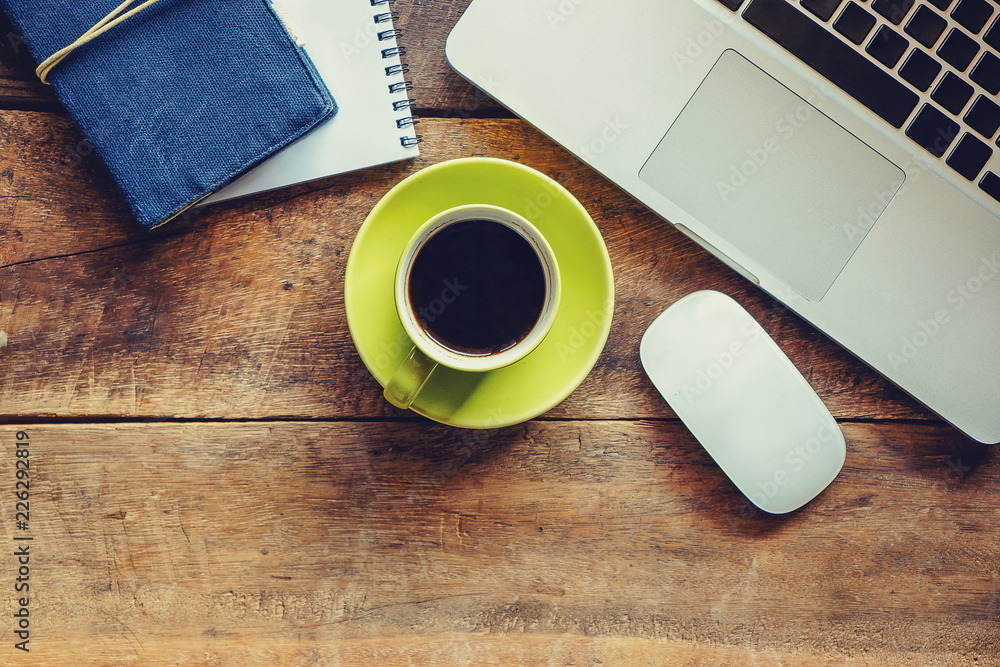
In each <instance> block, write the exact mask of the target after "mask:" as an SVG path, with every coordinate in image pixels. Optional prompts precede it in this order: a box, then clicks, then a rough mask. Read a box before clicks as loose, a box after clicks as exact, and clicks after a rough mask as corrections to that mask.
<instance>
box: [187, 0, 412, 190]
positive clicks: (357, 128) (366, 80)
mask: <svg viewBox="0 0 1000 667" xmlns="http://www.w3.org/2000/svg"><path fill="white" fill-rule="evenodd" d="M273 5H274V8H275V11H276V12H277V13H278V15H279V16H280V17H281V19H282V20H283V21H284V23H285V26H286V28H287V29H288V31H289V33H291V34H292V36H293V37H294V38H295V39H296V41H297V42H298V44H299V45H300V46H301V47H302V48H303V49H304V50H305V51H306V53H308V54H309V57H310V58H311V59H312V61H313V64H314V65H315V67H316V70H317V71H318V72H319V74H320V76H321V77H322V79H323V81H324V83H326V86H327V88H329V90H330V93H331V94H332V95H333V97H334V99H335V100H336V101H337V106H338V111H337V114H336V115H335V116H333V117H331V118H330V119H329V120H328V121H326V122H324V123H323V124H321V125H319V126H318V127H317V128H316V129H314V130H312V131H311V132H310V133H309V134H307V135H305V136H304V137H303V138H302V139H299V140H298V141H296V142H295V143H293V144H291V145H290V146H288V147H287V148H285V149H283V150H281V151H280V152H278V153H276V154H274V155H273V156H272V157H270V158H268V159H267V160H265V161H264V162H262V163H260V164H259V165H257V166H256V167H255V168H253V169H252V170H250V171H249V172H247V173H246V174H244V175H243V176H241V177H240V178H238V179H236V180H235V181H233V182H232V183H230V184H229V185H227V186H226V187H224V188H222V189H220V190H219V191H217V192H215V193H214V194H212V195H211V196H209V197H207V198H206V199H204V200H203V201H202V202H201V203H202V204H210V203H213V202H219V201H224V200H227V199H233V198H235V197H241V196H244V195H248V194H252V193H255V192H263V191H265V190H272V189H274V188H280V187H284V186H287V185H292V184H294V183H302V182H305V181H310V180H314V179H318V178H323V177H326V176H333V175H335V174H342V173H346V172H349V171H355V170H358V169H363V168H365V167H371V166H374V165H379V164H385V163H387V162H394V161H397V160H405V159H407V158H412V157H416V156H417V155H419V150H418V148H417V144H418V143H420V136H419V135H417V134H415V132H414V123H415V122H416V119H415V118H414V117H413V116H412V115H411V114H410V112H409V108H410V105H411V104H412V102H413V100H412V99H410V97H409V93H410V90H411V85H410V82H409V81H407V80H406V78H405V75H406V73H407V71H408V70H407V67H406V65H405V64H403V63H402V62H401V61H400V56H402V55H403V54H404V51H403V49H402V48H401V47H400V46H399V45H398V44H397V43H396V38H397V37H398V36H399V31H398V30H397V29H395V28H394V27H393V20H394V19H395V18H396V14H397V13H396V12H393V11H391V5H392V0H336V1H331V0H274V2H273Z"/></svg>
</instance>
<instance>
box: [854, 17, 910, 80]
mask: <svg viewBox="0 0 1000 667" xmlns="http://www.w3.org/2000/svg"><path fill="white" fill-rule="evenodd" d="M909 46H910V43H909V42H907V41H906V38H905V37H903V36H902V35H900V34H899V33H898V32H896V31H895V30H893V29H892V28H890V27H889V26H887V25H884V26H882V27H881V28H879V29H878V32H876V33H875V36H874V37H872V41H870V42H868V46H867V47H866V48H865V51H867V52H868V53H870V54H871V55H872V56H873V57H874V58H875V60H877V61H879V62H880V63H882V64H883V65H885V66H886V67H888V68H889V69H892V68H893V67H895V66H896V63H898V62H899V59H900V58H902V57H903V54H904V53H906V49H907V48H909Z"/></svg>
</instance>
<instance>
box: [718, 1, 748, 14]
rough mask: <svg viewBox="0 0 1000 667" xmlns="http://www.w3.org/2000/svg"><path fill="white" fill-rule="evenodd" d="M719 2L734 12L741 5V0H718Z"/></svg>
mask: <svg viewBox="0 0 1000 667" xmlns="http://www.w3.org/2000/svg"><path fill="white" fill-rule="evenodd" d="M719 2H721V3H722V5H723V6H724V7H727V8H729V9H730V10H732V11H734V12H735V11H736V10H737V9H739V8H740V7H741V6H742V5H743V0H719Z"/></svg>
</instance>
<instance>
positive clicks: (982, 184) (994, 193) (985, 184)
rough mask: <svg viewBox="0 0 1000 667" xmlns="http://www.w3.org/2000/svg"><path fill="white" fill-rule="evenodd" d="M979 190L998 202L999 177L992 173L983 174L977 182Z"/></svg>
mask: <svg viewBox="0 0 1000 667" xmlns="http://www.w3.org/2000/svg"><path fill="white" fill-rule="evenodd" d="M979 189H980V190H982V191H983V192H985V193H986V194H988V195H989V196H991V197H993V198H994V199H996V200H997V201H1000V176H997V175H996V174H994V173H993V172H992V171H988V172H986V173H985V174H983V178H982V180H980V181H979Z"/></svg>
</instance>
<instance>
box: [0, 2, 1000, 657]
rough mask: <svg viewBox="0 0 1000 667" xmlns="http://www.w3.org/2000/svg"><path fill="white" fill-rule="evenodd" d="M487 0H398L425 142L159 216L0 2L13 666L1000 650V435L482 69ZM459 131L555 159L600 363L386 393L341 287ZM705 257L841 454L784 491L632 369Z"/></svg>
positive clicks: (502, 151)
mask: <svg viewBox="0 0 1000 667" xmlns="http://www.w3.org/2000/svg"><path fill="white" fill-rule="evenodd" d="M469 1H470V0H455V1H454V2H440V1H435V2H430V1H428V0H398V2H396V3H395V5H394V9H396V10H398V11H399V12H400V19H399V21H398V27H400V28H402V29H403V37H402V39H401V42H402V43H403V45H405V46H406V47H407V50H408V54H407V58H406V60H407V61H408V62H409V63H410V67H411V73H412V78H413V79H414V83H415V88H414V97H415V98H416V99H417V103H416V104H417V107H416V109H417V114H418V115H420V116H421V117H422V119H421V120H422V122H421V124H420V126H419V130H420V132H421V133H422V134H423V135H424V136H425V139H426V141H425V143H424V144H423V145H422V146H421V150H422V155H421V157H420V158H419V159H416V160H413V161H409V162H402V163H397V164H392V165H387V166H384V167H377V168H372V169H367V170H363V171H360V172H357V173H353V174H348V175H344V176H338V177H332V178H327V179H322V180H319V181H316V182H313V183H308V184H302V185H298V186H294V187H290V188H283V189H281V190H278V191H275V192H272V193H266V194H262V195H257V196H253V197H247V198H245V199H241V200H239V201H235V202H230V203H225V204H220V205H216V206H213V207H209V208H206V209H202V210H199V211H198V212H197V213H196V214H194V215H191V216H189V217H188V218H186V219H184V220H180V221H176V222H174V223H171V224H169V225H166V226H164V227H162V228H160V229H158V230H155V231H154V232H147V231H145V230H143V229H141V228H140V227H139V226H138V225H137V224H136V223H135V222H134V221H133V220H132V219H131V217H130V214H129V213H128V210H127V208H126V207H125V206H124V205H123V203H122V202H121V199H120V197H119V196H118V195H117V193H116V192H115V189H114V186H113V184H112V182H111V180H110V179H109V178H108V176H107V174H106V173H105V171H104V169H103V167H102V166H101V165H100V164H99V163H98V161H97V159H96V158H95V157H94V156H93V154H92V150H91V147H90V146H89V144H88V143H87V142H86V140H85V139H84V138H83V137H82V136H81V135H80V133H79V131H78V130H77V128H76V126H75V124H74V123H73V122H72V120H70V119H69V118H68V117H67V116H66V115H65V113H62V112H60V107H59V104H58V102H57V100H56V99H55V97H54V96H53V95H52V91H51V90H50V89H49V88H47V87H45V86H41V85H40V84H39V83H37V82H36V81H35V79H34V75H33V73H32V69H33V63H32V62H31V60H30V57H27V56H26V54H25V52H24V50H23V49H22V48H19V47H18V45H17V42H16V40H13V41H12V39H13V38H12V37H11V33H10V30H9V28H8V27H5V26H3V25H2V24H0V35H4V34H6V38H2V37H0V207H2V208H0V424H2V425H0V544H2V545H3V549H4V553H7V554H8V556H7V557H6V558H4V559H3V562H4V565H3V566H2V567H0V590H2V591H6V593H5V594H2V595H0V615H2V616H3V617H4V618H5V619H7V620H6V621H5V622H0V664H5V665H6V664H11V665H16V664H31V665H39V666H43V667H48V666H62V665H67V664H71V665H101V666H104V665H143V666H145V665H152V666H154V667H156V666H158V665H164V666H165V665H178V664H182V665H233V666H239V667H243V666H244V665H275V666H279V667H281V666H285V665H295V666H300V665H302V666H305V665H309V666H324V667H325V666H328V665H329V666H338V667H339V666H342V665H348V666H354V665H379V666H382V665H386V666H389V667H392V666H395V665H481V664H497V665H587V666H591V665H595V666H596V665H666V666H670V667H674V666H680V667H696V666H697V667H708V666H711V667H745V666H754V667H763V666H776V667H777V666H784V667H789V666H794V667H813V666H814V665H824V666H827V667H834V666H837V667H839V666H844V667H938V666H941V667H1000V565H998V563H1000V542H998V541H997V539H996V535H997V533H998V530H1000V449H997V448H995V447H993V448H990V447H986V446H982V445H978V444H976V443H972V442H970V441H969V440H968V439H966V438H965V437H963V436H961V435H960V434H959V433H958V432H957V431H955V430H954V429H952V428H950V427H948V426H946V425H943V424H942V423H941V422H940V421H939V420H937V419H935V418H934V417H933V415H930V414H929V413H928V412H927V411H925V410H924V409H923V408H921V407H920V406H919V405H917V404H916V403H915V402H913V401H912V400H911V399H909V398H908V397H906V396H905V395H903V394H902V392H900V391H899V390H898V389H896V388H894V387H893V386H891V385H890V384H889V383H888V382H886V381H885V380H883V379H881V378H880V377H879V376H877V375H876V374H875V373H873V372H872V371H870V370H869V369H867V368H866V367H865V366H864V365H863V364H861V363H860V362H858V361H857V360H855V359H854V358H853V357H851V355H849V354H848V353H847V352H845V351H843V350H842V349H840V348H839V347H837V346H836V345H835V344H833V343H832V342H830V341H829V340H828V339H826V338H825V337H824V336H822V335H821V334H819V333H818V332H817V331H816V330H815V329H813V328H812V327H810V326H809V325H808V324H806V323H804V322H803V321H802V320H801V319H799V318H798V317H797V316H796V315H794V314H793V313H791V312H789V311H788V310H786V309H785V308H783V307H782V306H781V305H780V304H778V303H776V302H775V301H774V300H772V299H771V298H770V297H768V296H767V295H765V294H763V293H762V292H761V291H760V290H758V289H756V288H754V287H752V286H750V285H749V284H748V283H746V282H745V281H743V280H742V279H741V278H739V277H737V276H736V275H735V274H734V273H733V272H732V271H730V270H729V269H727V268H725V267H724V266H722V265H721V264H720V263H719V262H717V261H716V260H715V259H713V258H712V257H711V256H709V255H708V254H707V253H705V252H704V251H702V250H701V249H700V248H698V247H697V246H696V245H694V244H693V243H692V242H690V241H689V240H688V239H687V238H686V237H684V236H682V235H681V234H680V233H678V232H676V231H675V230H673V229H672V228H671V227H670V226H669V225H667V224H665V223H664V222H663V221H662V220H660V219H658V218H657V217H656V216H655V215H653V214H652V213H650V212H649V211H648V210H647V209H645V208H644V207H643V206H641V205H639V204H638V203H636V202H635V201H634V200H633V199H631V198H630V197H628V196H627V195H624V194H623V193H622V192H620V191H619V190H618V189H617V188H616V187H615V186H613V185H611V184H610V183H609V182H608V181H606V180H605V179H603V178H602V177H600V176H598V175H597V174H595V172H593V171H592V170H591V169H590V168H588V167H586V166H585V165H583V164H581V163H580V162H578V161H577V160H575V159H574V158H573V157H572V156H570V155H569V154H568V153H567V152H566V151H564V150H562V149H561V148H559V147H558V146H556V145H555V144H553V143H552V142H551V141H550V140H548V139H547V138H546V137H544V136H543V135H541V134H540V133H538V132H537V131H535V130H534V129H532V128H531V127H530V126H528V125H527V124H526V123H524V122H521V121H519V120H516V119H513V118H511V117H510V114H509V113H508V112H506V111H505V110H503V109H501V108H500V107H499V106H498V105H497V104H496V103H495V102H494V101H493V100H491V99H489V98H488V97H487V96H485V95H483V94H482V93H480V92H478V91H476V90H475V89H473V88H472V87H471V86H470V85H469V84H467V83H465V82H464V81H463V80H462V79H461V77H459V76H458V75H457V74H456V73H455V72H454V71H452V70H451V69H450V67H449V66H448V64H447V61H446V59H445V56H444V43H445V39H446V37H447V34H448V31H449V30H450V29H451V27H452V26H453V25H454V23H455V21H457V20H458V17H459V16H460V14H461V12H462V11H463V10H464V9H465V7H466V6H467V5H468V3H469ZM552 4H553V5H557V4H558V3H557V0H552ZM472 155H482V156H492V157H498V158H504V159H509V160H515V161H518V162H521V163H523V164H526V165H528V166H531V167H534V168H536V169H538V170H540V171H542V172H543V173H545V174H548V175H549V176H551V177H553V178H554V179H556V180H557V181H559V182H560V183H562V184H563V185H564V186H566V187H567V188H568V189H569V190H570V191H571V192H572V193H573V194H575V195H576V196H577V197H578V198H579V199H580V201H581V202H582V203H583V205H584V207H585V208H586V209H587V210H588V211H589V212H590V213H591V215H592V217H593V218H594V220H595V222H596V223H597V225H598V227H599V228H600V230H601V232H602V234H603V236H604V238H605V241H606V243H607V246H608V250H609V253H610V255H611V261H612V266H613V268H614V271H615V278H616V308H615V313H614V323H613V327H612V331H611V336H610V338H609V340H608V343H607V345H606V346H605V349H604V352H603V354H602V356H601V358H600V359H599V361H598V363H597V366H596V368H595V369H594V370H593V372H592V373H591V374H590V375H589V376H588V377H587V379H586V380H585V381H584V383H583V384H582V385H581V386H580V387H579V388H578V389H577V390H576V391H575V392H574V393H573V394H572V395H571V396H570V397H569V398H567V399H566V400H565V401H564V402H563V403H562V404H561V405H559V406H557V407H556V408H554V409H553V410H551V411H550V412H548V413H547V414H545V415H543V416H542V417H541V418H539V419H536V420H533V421H531V422H528V423H526V424H521V425H517V426H512V427H509V428H505V429H498V430H482V431H469V430H461V429H453V428H448V427H445V426H441V425H438V424H435V423H432V422H430V421H428V420H425V419H423V418H419V417H415V416H413V415H412V414H411V413H408V412H402V411H399V410H396V409H394V408H392V407H390V406H388V405H387V404H386V402H385V401H384V400H383V399H382V397H381V389H380V387H379V386H378V384H377V383H376V382H375V381H374V380H373V379H372V378H371V376H370V375H369V374H368V373H367V372H366V370H365V368H364V366H363V365H362V363H361V361H360V359H359V358H358V356H357V354H356V352H355V350H354V347H353V344H352V342H351V339H350V332H349V331H348V329H347V325H346V322H345V313H344V300H343V286H344V284H343V283H344V269H345V266H346V261H347V257H348V255H349V253H350V248H351V245H352V243H353V240H354V237H355V235H356V233H357V231H358V229H359V227H360V226H361V224H362V222H363V221H364V219H365V217H366V215H367V214H368V212H369V211H370V210H371V209H372V207H373V206H374V205H375V203H376V202H378V200H379V199H380V198H381V197H382V196H383V195H384V194H385V193H386V192H387V191H388V190H389V189H390V188H391V187H392V186H393V185H395V184H396V183H398V182H399V181H400V180H401V179H402V178H404V177H406V176H408V175H410V174H413V173H415V172H416V171H417V170H419V169H421V168H423V167H426V166H429V165H432V164H436V163H439V162H441V161H443V160H448V159H452V158H458V157H466V156H472ZM698 289H716V290H720V291H722V292H724V293H727V294H730V295H731V296H733V297H734V298H735V299H736V300H737V301H739V302H740V303H742V304H743V305H744V306H745V307H746V308H747V309H748V310H749V311H750V313H751V314H752V315H753V316H754V317H755V318H757V319H758V321H760V322H761V324H762V325H763V326H764V328H765V329H766V330H767V331H768V332H769V333H771V335H772V336H773V337H774V338H775V339H776V340H777V342H778V343H779V345H780V346H781V347H782V348H783V349H784V350H785V351H786V352H787V353H788V355H789V357H790V358H791V359H792V361H793V362H794V363H795V365H796V366H797V367H798V368H799V369H800V370H801V371H802V372H803V373H804V375H805V376H806V378H807V379H808V380H809V382H810V383H811V384H812V385H813V386H814V387H815V388H816V389H817V391H818V392H819V394H820V396H821V397H822V399H823V400H824V401H825V402H826V404H827V405H828V406H829V407H830V408H831V410H832V411H833V413H834V414H835V415H836V416H837V417H838V419H839V420H840V423H841V428H842V429H843V431H844V434H845V436H846V439H847V446H848V456H847V463H846V465H845V468H844V470H843V471H842V473H841V474H840V476H839V477H838V478H837V479H836V480H835V482H834V483H833V484H832V485H831V486H830V487H829V488H828V489H827V490H826V491H824V492H823V493H822V494H821V495H820V496H819V497H818V498H817V499H816V500H814V501H813V502H811V503H809V504H808V505H806V506H805V507H804V508H803V509H801V510H799V511H796V512H794V513H792V514H791V515H788V516H783V517H777V516H771V515H766V514H763V513H761V512H760V511H759V510H756V509H755V508H754V507H753V506H752V505H750V504H749V502H748V501H747V500H746V499H745V498H744V497H743V496H742V495H741V494H740V493H739V492H738V491H737V490H736V489H735V488H734V487H733V485H732V484H731V483H730V482H729V481H728V480H727V479H726V478H725V476H724V475H723V473H722V472H721V471H720V470H719V468H718V467H717V466H716V465H715V464H714V462H712V460H711V459H710V458H709V457H708V455H707V454H706V453H705V452H704V450H703V449H702V448H701V447H700V446H699V445H698V444H697V443H696V442H695V441H694V439H693V437H692V436H691V435H690V433H689V432H688V431H687V430H686V429H685V428H684V427H683V426H682V425H681V424H680V422H679V421H678V420H677V419H676V416H675V415H674V414H673V412H672V411H671V410H670V409H669V408H668V407H667V405H666V403H665V402H664V401H663V400H662V399H661V398H660V397H659V395H658V394H657V393H656V391H655V389H654V388H653V387H652V385H651V384H650V382H649V381H648V379H647V378H646V376H645V374H644V373H643V371H642V369H641V368H640V365H639V361H638V348H639V341H640V339H641V336H642V334H643V332H644V331H645V329H646V327H647V326H648V325H649V323H650V322H651V321H652V320H653V318H655V317H656V316H657V315H658V314H659V313H660V312H662V310H663V309H664V308H666V307H667V306H668V305H670V304H671V303H673V302H674V301H676V300H677V299H678V298H680V297H682V296H684V295H685V294H688V293H690V292H693V291H695V290H698ZM95 422H99V423H95ZM19 430H23V431H24V432H26V433H28V434H29V436H30V437H29V440H30V443H31V444H30V452H31V454H30V466H31V467H30V508H31V512H30V521H29V522H28V527H27V529H24V530H22V529H19V528H18V527H17V524H16V521H15V511H16V507H15V502H16V501H17V498H16V496H15V495H14V491H15V482H16V477H15V466H16V461H17V460H19V459H18V456H17V455H16V451H17V448H16V444H15V443H16V442H17V441H16V433H17V432H18V431H19ZM22 449H23V448H22ZM25 536H29V537H31V538H32V539H31V540H30V545H31V546H30V549H31V559H30V577H31V578H30V585H31V589H30V592H29V597H30V600H29V608H30V613H31V635H30V637H31V639H30V648H31V651H30V653H27V654H25V653H23V652H21V651H18V650H17V649H15V648H14V644H15V642H16V641H17V640H18V638H17V636H16V635H15V634H14V632H15V630H16V629H17V628H16V621H15V619H14V614H15V613H16V612H17V610H18V609H19V608H20V603H19V600H18V595H17V594H15V592H14V591H13V585H14V583H15V577H16V576H18V575H17V573H18V569H17V568H18V567H20V565H19V564H18V562H17V560H16V558H17V557H16V556H14V551H15V548H17V546H20V545H23V544H24V543H25V542H26V541H15V539H14V538H15V537H25Z"/></svg>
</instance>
